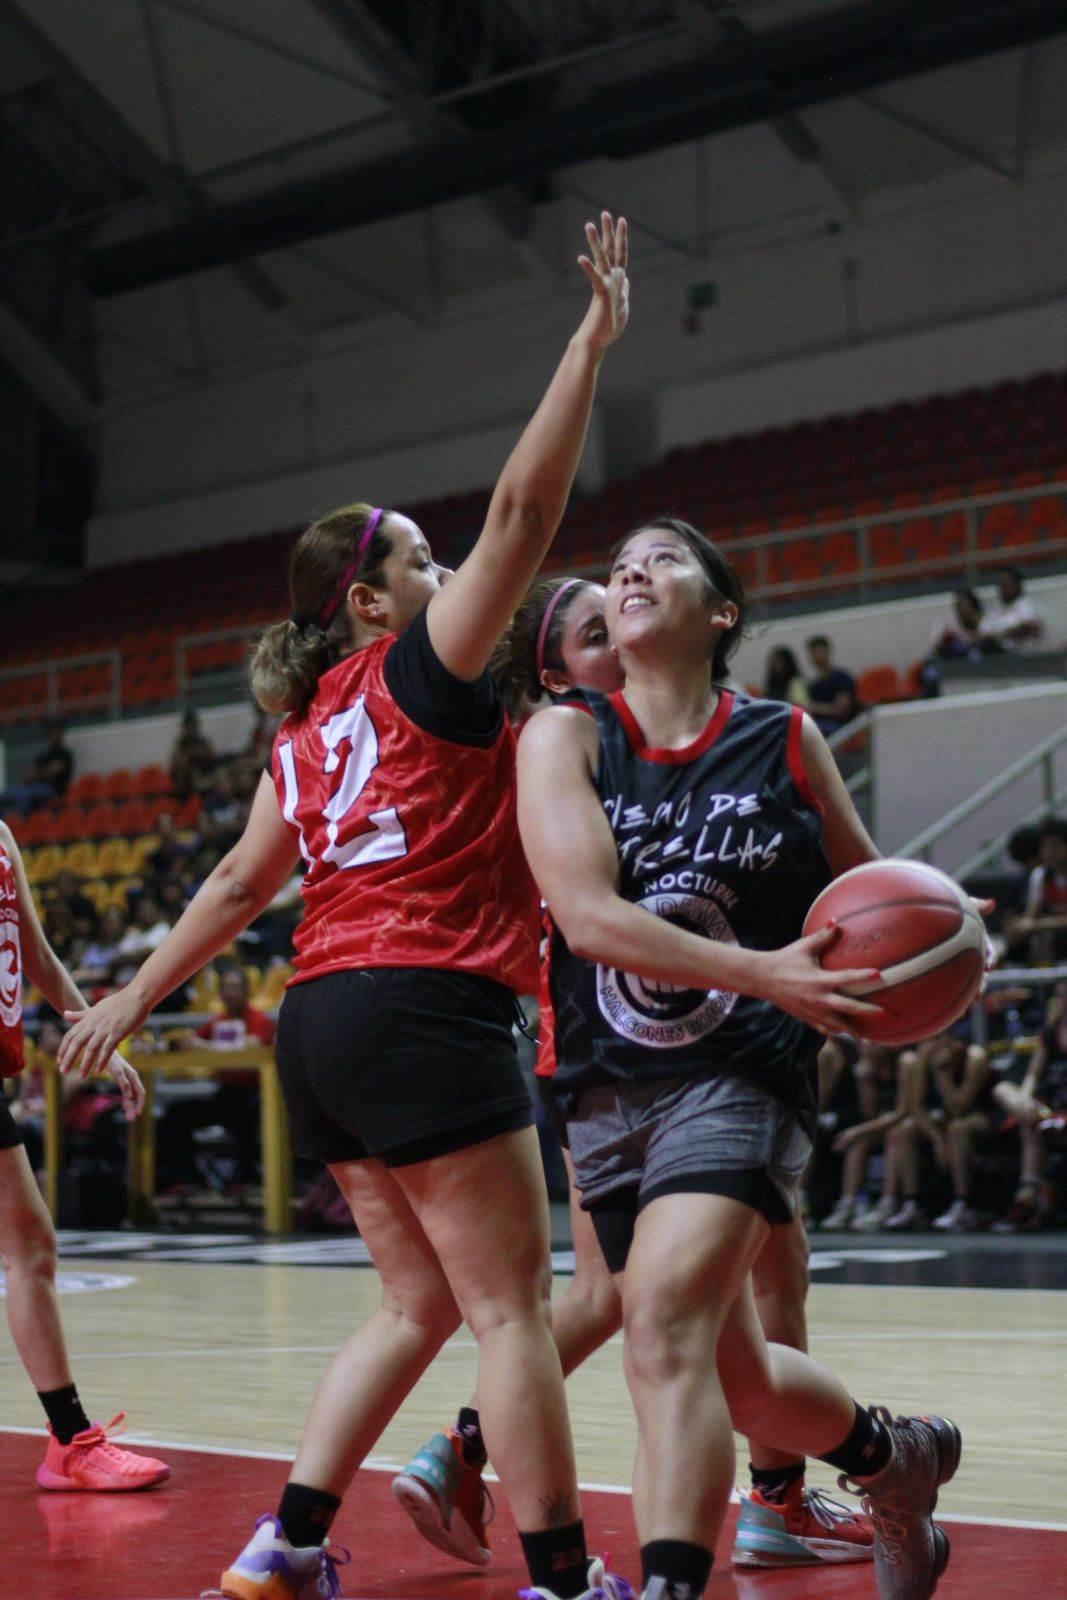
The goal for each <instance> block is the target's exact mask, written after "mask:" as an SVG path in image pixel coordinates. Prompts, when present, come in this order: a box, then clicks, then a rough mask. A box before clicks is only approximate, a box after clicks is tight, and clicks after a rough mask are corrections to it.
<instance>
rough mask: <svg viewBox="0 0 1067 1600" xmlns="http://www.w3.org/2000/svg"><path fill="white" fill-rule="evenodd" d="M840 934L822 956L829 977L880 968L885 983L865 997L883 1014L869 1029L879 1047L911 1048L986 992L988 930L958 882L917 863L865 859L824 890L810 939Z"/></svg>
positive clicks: (808, 928) (807, 927)
mask: <svg viewBox="0 0 1067 1600" xmlns="http://www.w3.org/2000/svg"><path fill="white" fill-rule="evenodd" d="M831 921H833V922H836V923H837V925H838V927H839V928H840V929H841V932H840V935H839V936H838V938H837V940H836V941H835V942H834V944H833V945H831V947H830V949H829V950H827V951H826V952H825V953H824V954H823V956H822V958H821V961H822V965H823V967H825V968H826V969H827V970H828V971H831V972H832V971H834V970H840V969H841V968H843V967H877V968H878V970H879V971H880V972H881V974H882V977H883V978H884V980H885V982H884V984H880V985H872V987H871V989H870V991H869V992H866V993H865V994H864V991H861V990H859V989H857V990H854V991H852V992H853V993H856V994H864V997H865V998H869V999H870V1001H871V1003H872V1004H874V1005H877V1006H880V1007H881V1008H882V1012H883V1015H882V1016H881V1017H880V1018H876V1019H874V1020H873V1021H872V1022H871V1023H870V1024H869V1025H866V1024H865V1025H864V1032H863V1037H864V1038H865V1039H869V1040H871V1042H872V1043H875V1044H892V1045H902V1044H914V1043H916V1042H917V1041H918V1040H920V1039H929V1038H932V1037H933V1035H934V1034H936V1033H941V1032H942V1031H943V1030H944V1029H945V1028H947V1027H949V1026H951V1024H952V1023H953V1022H955V1021H956V1019H957V1017H960V1016H962V1015H963V1013H964V1012H965V1011H966V1009H967V1007H968V1006H969V1005H970V1004H971V1002H972V1000H974V998H975V996H976V995H977V994H978V993H979V991H980V989H981V987H982V977H983V974H984V971H985V929H984V927H983V924H982V919H981V917H980V916H979V914H978V912H977V911H976V910H975V909H974V906H973V905H972V904H971V901H970V898H969V896H968V895H967V894H966V893H965V892H964V891H963V890H962V889H961V888H960V886H959V884H958V883H954V882H953V880H952V879H951V878H950V877H948V876H947V875H946V874H945V873H944V872H939V871H938V870H937V868H936V867H928V866H926V865H924V864H923V863H922V862H919V861H898V860H888V861H868V862H866V863H865V864H864V865H863V866H862V867H853V869H852V871H851V872H844V873H842V875H841V877H840V878H835V879H834V881H833V883H831V884H830V885H829V886H828V887H827V888H825V889H824V890H823V892H822V894H821V895H819V897H818V899H817V900H816V901H815V903H814V905H813V906H812V908H811V910H810V911H809V912H808V915H807V917H806V918H805V921H804V932H805V933H816V932H817V931H818V930H819V929H820V928H825V927H826V926H827V924H828V923H829V922H831Z"/></svg>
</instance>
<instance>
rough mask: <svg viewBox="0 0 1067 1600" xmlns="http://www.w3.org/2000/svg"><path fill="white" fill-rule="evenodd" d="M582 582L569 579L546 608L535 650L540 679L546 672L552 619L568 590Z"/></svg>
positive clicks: (561, 585) (577, 579) (579, 579)
mask: <svg viewBox="0 0 1067 1600" xmlns="http://www.w3.org/2000/svg"><path fill="white" fill-rule="evenodd" d="M581 581H582V580H581V578H568V579H567V581H566V583H561V584H560V586H559V588H558V589H557V590H556V592H555V594H554V595H553V596H552V598H551V600H550V601H549V602H548V605H547V606H546V607H545V614H544V616H543V617H542V618H541V626H540V627H539V628H538V630H537V646H536V649H535V650H534V664H535V666H536V667H537V676H538V677H540V676H541V674H542V672H544V670H545V640H546V639H547V638H548V630H549V628H550V627H551V626H552V618H553V617H554V616H555V613H556V607H557V606H558V605H559V603H560V601H561V600H562V599H563V596H564V595H565V594H566V593H567V590H568V589H573V588H574V585H575V584H576V583H581Z"/></svg>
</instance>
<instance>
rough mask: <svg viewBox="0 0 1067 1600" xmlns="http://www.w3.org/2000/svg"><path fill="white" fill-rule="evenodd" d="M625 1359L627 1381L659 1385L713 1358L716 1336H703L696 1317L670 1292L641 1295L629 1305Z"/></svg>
mask: <svg viewBox="0 0 1067 1600" xmlns="http://www.w3.org/2000/svg"><path fill="white" fill-rule="evenodd" d="M624 1329H625V1341H624V1344H623V1362H624V1366H625V1369H626V1377H627V1381H628V1382H630V1383H636V1384H637V1385H639V1386H640V1387H641V1388H646V1389H660V1388H663V1387H665V1386H666V1385H668V1384H670V1383H673V1382H674V1381H676V1380H677V1379H678V1378H679V1377H681V1376H682V1374H683V1373H685V1372H687V1371H689V1370H690V1369H691V1368H692V1367H693V1365H694V1364H695V1363H697V1362H698V1361H704V1362H705V1363H706V1362H707V1360H708V1359H709V1357H710V1359H711V1361H712V1362H713V1361H714V1348H715V1345H714V1337H713V1336H711V1335H710V1330H709V1336H708V1337H705V1338H701V1337H700V1330H699V1328H698V1327H697V1326H696V1325H695V1319H694V1318H693V1317H692V1316H690V1315H688V1314H687V1313H686V1312H685V1311H684V1310H683V1309H682V1308H681V1307H679V1306H677V1305H675V1304H673V1303H672V1301H671V1299H670V1297H669V1296H667V1295H663V1294H652V1295H647V1296H641V1297H640V1298H638V1299H637V1300H636V1301H635V1302H634V1303H632V1304H631V1305H629V1306H627V1308H626V1316H625V1322H624Z"/></svg>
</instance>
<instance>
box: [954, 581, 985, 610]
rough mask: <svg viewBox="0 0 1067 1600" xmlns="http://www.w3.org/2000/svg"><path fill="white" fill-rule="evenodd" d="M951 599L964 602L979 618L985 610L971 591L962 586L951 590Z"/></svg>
mask: <svg viewBox="0 0 1067 1600" xmlns="http://www.w3.org/2000/svg"><path fill="white" fill-rule="evenodd" d="M952 597H953V599H954V600H966V602H967V604H968V605H969V606H971V607H972V608H973V610H975V611H977V613H978V615H979V616H981V615H982V613H983V611H984V609H985V608H984V607H983V605H982V602H981V600H979V598H978V596H977V594H976V593H975V591H974V590H973V589H966V588H963V587H962V586H961V587H960V588H959V589H953V591H952Z"/></svg>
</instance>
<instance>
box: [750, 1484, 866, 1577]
mask: <svg viewBox="0 0 1067 1600" xmlns="http://www.w3.org/2000/svg"><path fill="white" fill-rule="evenodd" d="M873 1558H874V1529H873V1528H872V1526H871V1521H870V1518H869V1517H865V1516H857V1515H856V1514H855V1513H854V1512H853V1511H850V1510H849V1509H848V1507H847V1506H843V1505H839V1504H838V1502H837V1501H836V1500H831V1499H830V1497H829V1495H826V1494H823V1493H821V1491H820V1490H818V1489H807V1488H805V1487H804V1484H803V1483H801V1482H797V1483H791V1484H790V1485H789V1490H788V1492H787V1494H786V1495H785V1496H784V1497H783V1499H782V1501H781V1502H780V1503H778V1502H776V1501H773V1500H765V1499H764V1498H763V1496H762V1495H761V1494H760V1492H759V1490H758V1489H753V1490H752V1491H751V1493H749V1494H743V1495H742V1496H741V1510H740V1513H739V1515H738V1518H737V1531H736V1534H735V1537H734V1550H733V1556H732V1558H731V1559H732V1560H733V1564H734V1566H735V1567H818V1566H822V1565H827V1564H830V1563H837V1562H840V1561H871V1560H873Z"/></svg>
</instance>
